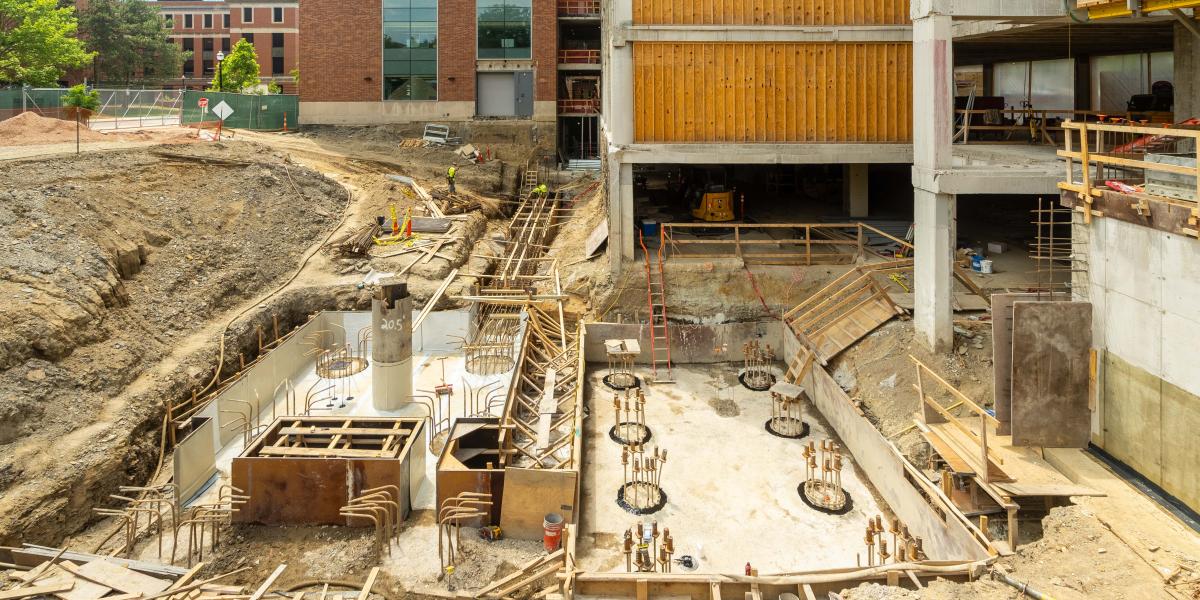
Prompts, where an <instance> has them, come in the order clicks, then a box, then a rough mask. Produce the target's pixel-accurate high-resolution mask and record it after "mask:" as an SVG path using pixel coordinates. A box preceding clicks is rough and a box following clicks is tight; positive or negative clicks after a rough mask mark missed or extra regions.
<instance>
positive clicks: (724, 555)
mask: <svg viewBox="0 0 1200 600" xmlns="http://www.w3.org/2000/svg"><path fill="white" fill-rule="evenodd" d="M740 366H741V365H740V363H737V364H735V363H725V364H715V365H676V367H675V369H674V370H673V375H674V377H675V379H676V381H677V383H674V384H661V385H653V386H648V387H646V388H645V393H646V424H647V425H648V426H649V427H650V430H651V434H652V437H651V439H650V442H649V443H648V444H647V446H648V447H649V446H656V447H660V448H664V449H667V450H668V451H669V454H668V460H667V463H666V465H665V468H664V469H663V472H662V476H661V477H662V486H663V489H664V490H665V491H666V492H667V504H666V506H665V507H664V508H663V509H662V510H661V511H659V512H656V513H654V514H653V515H646V516H640V517H639V516H636V515H633V514H630V513H627V512H625V511H624V510H623V509H622V508H620V507H619V506H618V505H617V503H616V492H617V490H618V488H620V486H621V482H622V479H623V477H624V476H625V474H624V471H623V469H624V468H623V467H622V465H621V446H620V445H619V444H617V443H615V442H613V441H612V440H610V439H609V437H608V431H609V429H610V428H611V427H612V426H613V423H614V416H613V409H612V397H613V392H612V391H611V390H609V388H607V387H605V385H604V384H603V383H602V382H601V378H602V377H603V376H604V375H605V374H606V370H604V369H596V370H594V371H593V372H592V373H590V374H589V376H588V385H589V388H588V398H589V410H590V413H589V414H590V416H589V418H588V419H587V420H586V421H585V432H584V436H585V437H584V448H585V449H586V450H585V456H584V475H583V477H584V484H583V490H582V492H581V495H582V497H583V500H582V502H583V513H582V518H581V519H582V520H581V529H582V533H581V537H580V540H579V549H578V552H579V555H580V557H581V558H580V561H581V564H582V566H583V568H584V570H588V571H610V572H625V557H624V554H623V553H622V550H621V544H622V539H623V535H624V531H626V530H627V529H629V528H630V527H631V526H633V525H634V524H636V523H637V522H638V521H643V522H650V521H657V522H658V524H659V527H660V528H662V527H667V528H670V530H671V534H672V536H673V537H674V538H675V545H676V548H677V551H676V554H677V555H682V554H690V555H693V556H695V557H697V558H698V559H699V562H700V567H699V569H698V570H699V571H700V572H705V573H739V572H741V571H742V570H743V568H744V567H745V565H746V563H747V562H749V563H750V564H751V565H753V566H754V567H755V568H757V569H758V570H759V571H760V572H761V573H781V572H790V571H795V570H802V569H818V568H826V567H843V566H847V565H853V564H854V563H855V553H856V552H865V547H863V548H860V547H859V546H860V544H859V541H860V540H861V538H862V528H863V527H864V526H865V524H866V522H867V519H868V518H870V517H873V516H875V515H879V514H883V515H884V516H885V518H886V513H884V512H883V510H882V509H881V507H880V504H879V502H877V501H876V499H875V497H874V492H873V491H872V490H871V489H870V488H869V486H868V484H866V483H864V479H863V477H861V475H860V473H859V472H858V471H857V470H856V467H855V466H854V461H853V459H852V458H850V457H847V460H846V464H845V466H844V468H843V469H842V482H843V488H844V489H845V490H846V491H847V492H848V493H849V494H850V496H851V499H852V508H851V510H850V511H849V512H847V513H846V514H843V515H829V514H824V513H820V512H817V511H816V510H814V509H812V508H809V507H808V506H807V505H806V504H804V502H803V501H801V499H800V497H799V495H798V494H797V492H796V488H797V486H798V485H799V484H800V483H801V482H802V481H803V480H804V467H803V459H802V458H801V455H800V453H801V451H802V449H803V446H804V444H806V443H807V442H808V441H809V440H816V441H817V442H818V444H819V443H820V441H821V440H825V439H830V438H831V435H832V434H831V433H830V429H829V427H828V426H827V425H826V424H825V423H824V422H823V421H822V419H820V418H818V417H817V416H816V415H815V412H814V410H813V409H812V407H811V405H809V406H807V408H806V411H805V412H806V415H807V416H806V420H807V421H808V423H809V425H810V428H811V431H810V434H809V437H807V438H803V439H799V440H797V439H787V438H782V437H777V436H774V435H771V434H770V433H768V432H767V431H766V429H765V428H764V425H765V424H766V422H767V420H768V419H769V418H770V416H771V397H770V394H769V393H767V392H755V391H751V390H749V389H746V388H745V387H743V386H742V385H741V384H740V383H738V380H737V375H738V369H739V368H740ZM834 439H836V438H834Z"/></svg>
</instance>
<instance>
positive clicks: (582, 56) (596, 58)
mask: <svg viewBox="0 0 1200 600" xmlns="http://www.w3.org/2000/svg"><path fill="white" fill-rule="evenodd" d="M558 62H559V64H576V65H598V64H600V50H593V49H564V50H559V51H558Z"/></svg>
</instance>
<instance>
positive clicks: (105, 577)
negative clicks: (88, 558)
mask: <svg viewBox="0 0 1200 600" xmlns="http://www.w3.org/2000/svg"><path fill="white" fill-rule="evenodd" d="M75 574H76V575H78V576H80V577H83V578H85V579H89V580H91V581H94V582H96V583H99V584H102V585H105V586H108V587H110V588H112V589H114V590H118V591H121V592H125V593H127V594H142V595H143V596H148V595H150V594H156V593H158V592H161V591H163V590H165V589H167V588H169V587H171V582H169V581H166V580H163V579H157V578H154V577H150V576H149V575H143V574H141V573H138V572H136V571H132V570H130V569H126V568H125V567H122V566H121V565H118V564H116V563H114V562H111V561H108V560H93V561H92V562H90V563H87V564H85V565H83V566H81V567H79V569H78V570H76V571H75Z"/></svg>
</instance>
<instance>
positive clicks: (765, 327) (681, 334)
mask: <svg viewBox="0 0 1200 600" xmlns="http://www.w3.org/2000/svg"><path fill="white" fill-rule="evenodd" d="M782 329H783V328H782V327H781V325H780V323H779V321H774V320H771V321H759V322H747V323H722V324H720V325H676V324H674V323H672V324H671V326H670V330H669V332H670V335H671V360H672V361H673V362H677V363H703V364H707V363H723V362H731V361H740V360H742V359H743V358H744V355H743V354H742V345H743V344H745V343H746V342H748V341H750V340H751V339H754V338H758V341H759V343H760V344H767V345H770V346H771V347H772V348H774V349H775V354H776V355H777V356H778V357H779V358H780V359H781V360H782V359H783V353H782V352H781V351H780V348H781V347H782V346H783V338H782V335H781V330H782ZM611 339H636V340H638V341H639V342H640V343H641V346H642V353H641V354H640V355H639V356H638V358H637V361H636V362H637V364H647V365H648V364H650V326H649V325H648V324H645V323H588V324H587V342H586V344H585V346H584V356H585V357H586V359H587V361H588V362H597V363H605V362H608V354H607V353H606V352H605V351H604V340H611Z"/></svg>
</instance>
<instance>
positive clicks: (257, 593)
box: [250, 564, 287, 600]
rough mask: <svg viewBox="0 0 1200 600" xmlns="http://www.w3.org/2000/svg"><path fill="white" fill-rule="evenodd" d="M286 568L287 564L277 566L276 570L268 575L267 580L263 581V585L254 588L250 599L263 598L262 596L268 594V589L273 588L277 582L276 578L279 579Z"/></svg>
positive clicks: (258, 599) (257, 599)
mask: <svg viewBox="0 0 1200 600" xmlns="http://www.w3.org/2000/svg"><path fill="white" fill-rule="evenodd" d="M286 569H287V565H286V564H284V565H279V566H278V567H275V570H274V571H273V572H272V573H271V575H270V576H269V577H267V579H266V581H263V582H262V585H260V586H258V589H256V590H254V593H253V594H250V600H261V599H262V597H263V596H264V595H266V593H267V590H269V589H271V585H272V584H274V583H275V580H276V579H279V576H280V575H282V574H283V572H284V570H286Z"/></svg>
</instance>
